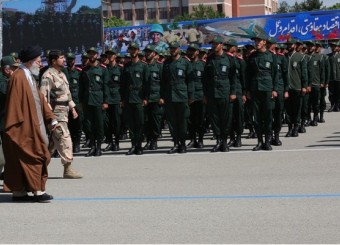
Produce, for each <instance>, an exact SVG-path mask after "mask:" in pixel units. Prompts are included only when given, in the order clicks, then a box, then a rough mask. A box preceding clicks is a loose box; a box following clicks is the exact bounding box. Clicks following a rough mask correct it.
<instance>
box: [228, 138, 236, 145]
mask: <svg viewBox="0 0 340 245" xmlns="http://www.w3.org/2000/svg"><path fill="white" fill-rule="evenodd" d="M235 142H236V141H235V139H230V140H229V142H228V144H227V145H228V146H229V147H231V146H234V144H235Z"/></svg>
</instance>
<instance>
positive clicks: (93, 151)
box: [85, 141, 96, 157]
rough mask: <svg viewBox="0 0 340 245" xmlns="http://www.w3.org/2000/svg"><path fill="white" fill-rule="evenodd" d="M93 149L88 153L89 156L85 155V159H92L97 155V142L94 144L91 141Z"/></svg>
mask: <svg viewBox="0 0 340 245" xmlns="http://www.w3.org/2000/svg"><path fill="white" fill-rule="evenodd" d="M90 144H91V149H90V150H89V151H88V152H87V154H86V155H85V157H91V156H94V154H95V153H96V142H92V141H91V143H90Z"/></svg>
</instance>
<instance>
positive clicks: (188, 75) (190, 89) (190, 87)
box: [185, 61, 195, 101]
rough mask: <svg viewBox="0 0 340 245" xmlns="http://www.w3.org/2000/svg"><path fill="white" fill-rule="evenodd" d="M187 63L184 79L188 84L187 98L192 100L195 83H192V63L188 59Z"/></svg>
mask: <svg viewBox="0 0 340 245" xmlns="http://www.w3.org/2000/svg"><path fill="white" fill-rule="evenodd" d="M186 63H187V71H186V72H187V73H186V76H185V80H186V83H187V86H188V100H189V101H192V100H193V99H194V92H195V84H194V77H195V76H194V70H193V69H192V65H191V63H190V62H189V61H186Z"/></svg>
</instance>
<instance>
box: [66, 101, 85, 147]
mask: <svg viewBox="0 0 340 245" xmlns="http://www.w3.org/2000/svg"><path fill="white" fill-rule="evenodd" d="M76 111H77V113H78V117H77V118H76V119H73V117H72V113H71V112H70V113H69V115H68V128H69V130H70V134H71V139H72V142H73V143H75V142H77V141H79V140H80V138H81V134H82V131H83V121H84V113H83V109H82V108H81V107H80V105H76ZM78 143H79V142H78Z"/></svg>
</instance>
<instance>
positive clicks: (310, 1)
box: [289, 0, 323, 12]
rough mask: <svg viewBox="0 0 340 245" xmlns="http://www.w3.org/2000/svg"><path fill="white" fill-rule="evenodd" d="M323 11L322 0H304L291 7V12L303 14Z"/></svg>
mask: <svg viewBox="0 0 340 245" xmlns="http://www.w3.org/2000/svg"><path fill="white" fill-rule="evenodd" d="M320 9H323V1H320V0H304V1H302V2H300V3H298V2H297V1H296V2H295V4H294V5H293V6H292V7H291V9H290V11H289V12H303V11H313V10H320Z"/></svg>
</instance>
